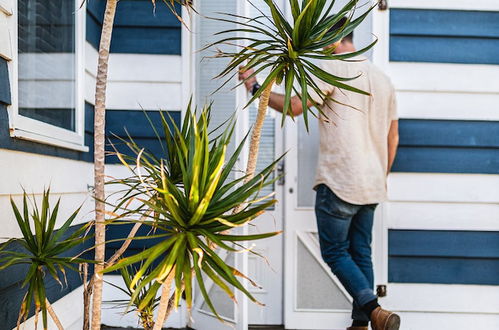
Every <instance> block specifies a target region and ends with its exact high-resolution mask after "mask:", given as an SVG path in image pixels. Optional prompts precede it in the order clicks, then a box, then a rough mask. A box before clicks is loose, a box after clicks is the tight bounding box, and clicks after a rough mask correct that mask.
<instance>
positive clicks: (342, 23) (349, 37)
mask: <svg viewBox="0 0 499 330" xmlns="http://www.w3.org/2000/svg"><path fill="white" fill-rule="evenodd" d="M347 23H348V19H347V18H346V17H345V16H343V17H342V18H341V19H340V20H339V21H338V22H336V24H334V25H333V27H332V28H331V29H329V32H336V31H338V30H339V29H341V28H343V27H344V26H345V24H347ZM343 40H346V41H349V42H353V31H352V32H350V33H349V34H347V35H346V36H344V37H343Z"/></svg>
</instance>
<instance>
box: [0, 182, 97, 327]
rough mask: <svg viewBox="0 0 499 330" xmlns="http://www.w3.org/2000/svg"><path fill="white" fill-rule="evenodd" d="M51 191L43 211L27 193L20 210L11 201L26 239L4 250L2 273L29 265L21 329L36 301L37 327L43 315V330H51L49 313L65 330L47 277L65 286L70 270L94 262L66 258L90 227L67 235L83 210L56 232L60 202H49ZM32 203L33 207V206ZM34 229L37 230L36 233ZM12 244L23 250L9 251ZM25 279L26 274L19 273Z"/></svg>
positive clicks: (1, 249) (4, 246) (0, 260)
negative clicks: (50, 297) (49, 296)
mask: <svg viewBox="0 0 499 330" xmlns="http://www.w3.org/2000/svg"><path fill="white" fill-rule="evenodd" d="M49 196H50V189H47V190H46V191H44V192H43V196H42V204H41V209H39V207H38V205H37V203H36V201H35V198H34V197H33V198H32V199H30V198H28V196H27V194H26V193H24V194H23V206H22V209H21V210H19V208H18V207H17V205H16V203H15V202H14V201H13V200H12V198H11V200H10V202H11V205H12V210H13V212H14V215H15V218H16V220H17V224H18V226H19V229H20V230H21V233H22V238H13V239H10V240H8V241H7V242H5V243H4V244H2V246H1V247H0V270H4V269H6V268H8V267H11V266H14V265H19V264H25V265H29V268H28V271H27V273H26V276H25V279H24V281H23V283H22V286H23V287H25V286H28V289H27V293H26V295H25V296H24V299H23V300H22V303H21V308H20V312H19V318H18V324H17V328H18V329H19V327H20V323H21V321H26V319H27V318H28V315H29V313H30V310H31V304H32V301H33V302H34V305H35V313H36V315H37V317H36V320H35V328H36V326H37V319H38V315H39V313H40V312H41V314H42V321H43V328H44V329H47V312H48V313H50V316H51V317H52V319H53V320H54V322H55V323H56V325H57V326H58V328H59V329H63V327H62V325H61V323H60V321H59V319H58V318H57V316H56V314H55V312H54V311H53V310H52V308H51V306H50V303H49V301H48V299H47V296H46V293H45V284H44V278H45V275H46V273H48V274H50V276H52V277H53V278H54V279H55V280H56V281H57V282H58V283H59V284H60V285H61V286H63V281H64V280H65V277H66V270H68V269H71V270H74V271H78V268H77V266H78V265H79V264H82V263H88V262H92V261H90V260H85V259H83V258H79V257H63V256H61V255H62V254H67V252H69V251H70V250H71V249H73V248H75V247H77V246H80V245H82V244H83V243H84V242H85V241H86V240H87V239H89V238H90V237H91V236H90V235H85V234H86V231H87V229H88V225H84V226H81V227H80V228H79V229H77V230H76V231H74V232H73V233H71V234H69V235H67V233H68V230H69V229H70V226H71V224H72V223H73V221H74V219H75V218H76V216H77V214H78V212H79V210H80V208H78V209H77V210H76V211H74V212H73V214H72V215H71V216H70V217H69V218H68V219H67V220H66V221H65V222H64V223H63V225H62V226H61V227H60V228H59V229H58V230H55V226H56V222H57V216H58V212H59V205H60V199H59V200H58V201H57V203H56V205H55V207H54V208H53V209H51V208H50V203H49ZM30 203H31V207H30V205H29V204H30ZM32 228H34V231H33V230H32ZM12 244H18V245H20V246H21V247H22V248H23V250H22V251H13V250H11V251H9V250H7V248H8V247H9V246H11V245H12ZM19 277H20V278H22V275H21V274H19Z"/></svg>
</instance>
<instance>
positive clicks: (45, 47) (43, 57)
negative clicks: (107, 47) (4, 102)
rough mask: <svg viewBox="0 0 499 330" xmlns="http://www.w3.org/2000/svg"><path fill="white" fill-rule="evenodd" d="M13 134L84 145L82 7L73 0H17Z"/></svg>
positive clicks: (64, 144) (63, 144) (80, 147)
mask: <svg viewBox="0 0 499 330" xmlns="http://www.w3.org/2000/svg"><path fill="white" fill-rule="evenodd" d="M16 14H17V29H16V31H17V37H16V38H15V39H16V40H15V42H17V50H18V52H17V57H15V60H14V62H13V72H14V76H13V78H14V79H13V85H14V86H13V89H12V91H13V93H12V94H13V96H14V97H13V106H12V116H11V117H12V121H11V127H12V128H13V130H11V132H12V135H13V136H15V137H19V138H24V139H29V140H35V141H38V142H42V143H46V144H52V145H57V146H61V147H65V148H71V149H77V150H82V151H84V150H86V149H87V148H85V147H84V145H83V134H84V131H83V130H84V126H83V119H84V100H83V83H84V82H83V77H84V65H83V48H84V31H85V29H84V26H83V24H84V17H85V16H84V15H85V7H84V6H82V7H80V4H79V1H78V0H18V1H17V10H16Z"/></svg>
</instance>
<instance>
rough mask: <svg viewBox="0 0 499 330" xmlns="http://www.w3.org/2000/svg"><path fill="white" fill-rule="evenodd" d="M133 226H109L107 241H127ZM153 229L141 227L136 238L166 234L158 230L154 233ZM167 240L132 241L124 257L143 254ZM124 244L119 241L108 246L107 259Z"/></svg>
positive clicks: (159, 238)
mask: <svg viewBox="0 0 499 330" xmlns="http://www.w3.org/2000/svg"><path fill="white" fill-rule="evenodd" d="M132 227H133V224H114V225H110V226H108V229H107V232H106V240H108V241H111V240H118V239H119V240H121V239H123V240H124V239H125V238H127V237H128V234H129V233H130V230H131V229H132ZM151 229H152V228H151V227H149V226H141V227H140V228H139V230H138V231H137V233H136V235H135V237H144V236H148V235H152V234H154V235H160V234H164V233H165V232H164V231H162V230H158V229H157V230H156V231H155V232H154V233H152V231H151ZM165 239H166V238H162V237H158V238H151V239H140V240H132V242H131V243H130V245H129V246H128V248H127V250H126V252H125V253H124V254H123V256H124V257H127V256H132V255H134V254H137V253H139V252H142V251H143V250H144V249H147V248H149V247H152V246H154V245H156V244H158V243H159V242H161V241H163V240H165ZM122 244H123V241H117V242H111V243H108V244H106V258H109V257H111V256H112V255H113V254H114V252H116V250H118V249H119V248H120V247H121V245H122Z"/></svg>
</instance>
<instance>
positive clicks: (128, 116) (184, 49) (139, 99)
mask: <svg viewBox="0 0 499 330" xmlns="http://www.w3.org/2000/svg"><path fill="white" fill-rule="evenodd" d="M4 3H10V1H7V2H5V1H0V6H3V5H4ZM104 5H105V1H103V0H88V1H87V2H86V6H87V19H86V43H85V145H87V146H88V147H89V149H90V150H89V151H88V152H81V151H75V150H69V149H64V148H60V147H55V146H49V145H46V144H43V143H36V142H32V141H26V140H20V139H16V138H12V137H11V136H10V134H9V126H8V111H7V107H8V106H9V105H10V104H11V102H12V95H17V93H12V87H11V86H12V84H11V81H9V70H11V68H12V65H14V64H13V63H12V62H9V61H7V60H6V59H4V58H1V57H0V164H2V165H3V168H4V169H5V170H4V171H1V173H0V181H1V182H2V184H1V185H0V210H1V211H0V215H1V216H2V219H3V221H2V226H3V227H2V228H3V229H2V235H1V236H2V237H18V236H20V233H19V231H18V229H17V227H16V225H15V220H14V218H13V217H12V214H11V211H10V206H9V202H8V200H9V196H10V195H13V196H14V198H15V199H19V196H20V195H21V194H22V187H24V188H25V189H26V190H27V191H28V192H34V193H35V194H36V195H38V194H40V193H41V191H42V190H43V188H44V187H46V186H48V185H50V186H51V188H52V195H53V197H54V198H57V197H61V198H62V205H63V207H62V210H61V217H64V216H65V215H67V214H69V213H70V211H71V210H74V209H75V208H76V207H77V206H78V205H80V204H81V203H82V202H83V203H84V207H83V209H82V211H81V215H82V216H81V217H79V219H78V222H80V223H83V222H86V221H88V220H90V219H92V207H93V201H92V199H91V186H92V185H93V174H92V173H93V166H92V163H91V162H92V160H93V104H94V93H95V76H96V66H97V57H98V54H97V48H98V42H99V38H100V28H101V25H102V17H103V12H104ZM9 8H14V7H13V6H12V7H9ZM1 9H2V8H0V16H1V15H3V12H2V11H1ZM8 17H9V16H7V19H9V18H8ZM0 18H1V19H3V17H0ZM0 23H3V22H2V21H0ZM2 28H3V26H2V25H1V24H0V37H3V34H2V33H3V32H4V31H3V30H2ZM184 33H185V31H184V28H183V27H182V26H181V24H180V23H179V22H178V20H177V19H176V18H175V17H174V16H173V15H172V14H171V12H170V11H169V10H168V8H167V7H166V6H165V5H164V4H163V3H161V2H158V3H157V4H156V9H155V11H153V6H152V4H151V2H150V1H143V0H121V1H120V2H119V4H118V10H117V13H116V24H115V29H114V33H113V40H112V47H111V55H110V66H109V75H108V81H109V82H108V88H107V102H106V104H107V114H106V133H107V135H108V137H110V138H111V137H112V136H113V135H114V134H116V135H118V136H121V137H125V136H126V133H125V129H126V130H127V131H128V132H129V133H130V134H131V135H132V136H133V137H134V138H136V139H138V142H139V143H141V144H143V145H144V146H146V147H148V148H150V149H151V150H152V151H153V152H157V153H158V152H161V148H160V146H159V144H158V143H157V142H156V137H155V136H154V134H153V133H152V132H151V130H150V129H149V127H150V125H149V123H148V121H147V120H146V118H145V116H144V111H145V112H146V113H147V114H148V115H149V116H150V118H151V119H152V120H153V121H155V122H157V121H158V118H159V113H158V110H164V111H168V112H169V113H170V115H171V116H172V117H173V119H174V120H175V121H176V122H177V124H178V123H180V118H181V111H182V106H183V104H186V101H187V100H188V98H189V96H190V93H191V91H190V85H191V79H190V74H191V73H190V66H191V63H190V61H191V58H190V55H189V54H190V39H189V40H185V39H183V38H182V36H183V34H184ZM1 40H2V41H3V40H4V39H1ZM4 46H5V45H4V44H3V43H2V45H1V47H0V52H1V53H0V55H3V54H4V53H5V51H4ZM11 50H12V51H13V52H15V51H16V49H11ZM114 142H116V140H114ZM118 148H120V146H118ZM108 150H111V148H108ZM117 162H118V161H117V159H116V158H113V157H108V159H107V163H108V164H110V163H111V164H112V163H117ZM106 171H107V173H106V174H107V175H109V176H113V177H119V176H124V175H126V171H125V170H124V169H123V168H122V167H121V166H119V165H108V166H107V168H106ZM115 234H116V235H118V234H119V233H110V235H111V236H113V235H114V236H116V235H115ZM0 278H2V280H1V281H0V301H2V305H3V306H4V307H6V308H3V309H2V311H1V313H0V320H1V321H2V326H1V328H2V329H3V328H5V329H10V328H12V327H14V326H15V322H16V321H17V312H18V309H19V306H18V300H19V299H18V298H19V297H17V296H15V297H14V296H13V295H12V292H13V291H15V292H18V291H19V290H18V287H19V283H18V282H16V281H11V280H9V279H11V278H12V276H10V275H9V274H7V273H2V274H0ZM109 280H110V281H112V282H117V278H114V277H112V276H111V277H109ZM79 281H80V280H79V278H78V277H75V278H74V281H70V282H71V283H70V286H69V287H67V288H66V289H65V290H58V289H54V290H53V291H52V292H53V294H54V296H53V297H52V299H53V300H57V301H56V302H55V304H54V307H55V308H56V309H58V310H64V309H65V308H66V307H65V306H71V307H72V308H75V309H76V308H78V306H80V305H81V300H82V299H81V286H80V283H81V282H79ZM48 285H49V286H50V287H52V286H53V285H52V284H51V283H48ZM19 292H20V291H19ZM104 294H105V298H104V299H108V300H110V299H115V298H116V291H113V290H112V289H110V288H107V287H106V288H105V291H104ZM62 314H63V315H65V316H63V317H62V319H61V321H62V322H63V324H64V326H65V328H66V329H78V328H80V329H81V315H79V314H78V313H74V312H71V313H69V312H68V313H62ZM182 321H184V320H183V318H182V317H181V316H179V315H178V318H177V317H173V318H172V320H171V322H172V323H171V324H170V325H171V326H182V325H183V324H181V322H182ZM29 322H32V320H30V321H29ZM29 322H28V323H29ZM103 322H104V323H107V324H115V325H118V324H120V325H124V324H125V325H129V326H135V325H136V318H135V317H134V315H129V316H128V317H122V316H121V315H120V314H118V313H117V312H116V313H114V312H110V313H104V318H103ZM179 322H180V323H179ZM28 327H29V325H28Z"/></svg>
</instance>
